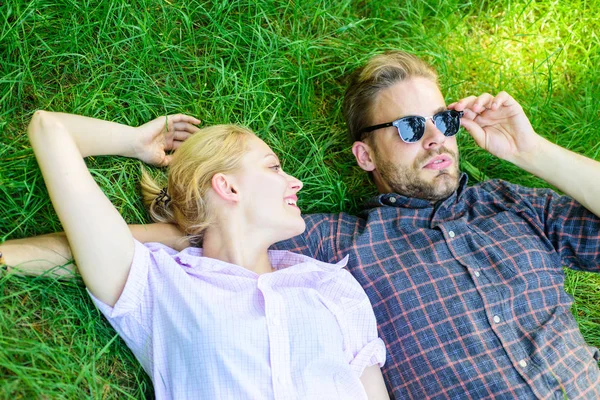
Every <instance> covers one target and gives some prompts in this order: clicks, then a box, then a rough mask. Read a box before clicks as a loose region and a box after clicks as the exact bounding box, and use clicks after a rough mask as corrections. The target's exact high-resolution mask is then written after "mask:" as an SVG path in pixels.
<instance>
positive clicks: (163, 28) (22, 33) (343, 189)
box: [0, 0, 600, 399]
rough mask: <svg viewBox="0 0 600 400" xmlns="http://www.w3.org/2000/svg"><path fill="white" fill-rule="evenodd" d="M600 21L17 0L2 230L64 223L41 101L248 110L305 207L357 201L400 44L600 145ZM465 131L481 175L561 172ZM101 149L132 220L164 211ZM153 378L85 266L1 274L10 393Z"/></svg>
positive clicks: (76, 393)
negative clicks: (488, 145)
mask: <svg viewBox="0 0 600 400" xmlns="http://www.w3.org/2000/svg"><path fill="white" fill-rule="evenodd" d="M599 20H600V0H590V1H561V2H558V1H537V2H533V1H523V0H515V1H511V0H498V1H472V2H468V1H455V0H438V1H424V0H408V1H391V0H377V1H375V0H362V1H349V0H341V1H313V0H302V1H292V2H287V1H268V0H242V1H235V0H230V1H225V0H221V1H217V0H214V1H212V2H211V1H206V2H198V1H194V0H187V1H179V0H162V1H159V0H154V1H150V0H148V1H142V0H128V1H121V0H105V1H90V0H53V1H50V0H4V1H0V104H1V106H0V241H4V240H7V239H11V238H21V237H26V236H31V235H36V234H42V233H48V232H53V231H57V230H62V229H61V227H60V223H59V222H58V219H57V218H56V216H55V214H54V212H53V209H52V206H51V204H50V202H49V200H48V197H47V192H46V189H45V187H44V184H43V181H42V178H41V174H40V172H39V170H38V168H37V164H36V161H35V159H34V156H33V153H32V151H31V149H30V147H29V144H28V141H27V138H26V135H25V127H26V125H27V123H28V120H29V119H30V118H31V115H32V113H33V112H34V111H35V110H37V109H48V110H53V111H64V112H72V113H79V114H84V115H87V116H91V117H98V118H105V119H110V120H115V121H118V122H122V123H129V124H141V123H144V122H146V121H147V120H150V119H152V118H154V117H157V116H159V115H164V114H167V113H176V112H185V113H189V114H191V115H194V116H196V117H198V118H200V119H201V120H202V121H203V124H204V125H210V124H216V123H228V122H234V123H240V124H244V125H247V126H249V127H250V128H252V129H253V130H255V131H256V132H257V133H258V134H259V135H260V136H261V137H262V138H264V139H265V140H266V141H267V143H269V144H270V145H271V146H272V147H273V148H274V149H275V151H276V152H277V153H279V154H280V156H282V159H283V166H284V168H285V169H286V170H287V171H289V172H292V173H294V174H295V175H296V176H298V177H299V178H300V179H302V181H303V182H304V189H303V190H302V193H301V196H300V202H299V205H300V207H301V208H302V210H303V211H304V212H306V213H310V212H337V211H340V210H344V211H350V212H355V211H357V210H358V209H359V207H360V204H361V202H362V201H363V200H364V199H366V198H367V197H369V196H370V195H372V194H373V188H372V186H371V185H370V184H368V179H367V176H366V175H365V174H364V173H363V172H362V171H361V170H359V169H358V167H356V166H355V163H354V160H353V158H352V155H351V153H350V151H349V142H347V140H346V136H345V125H344V123H343V118H342V115H341V112H340V108H341V99H342V95H343V92H344V90H345V84H346V80H345V77H346V76H347V75H348V73H349V72H351V71H352V70H354V69H355V68H356V67H357V66H358V65H360V64H361V63H362V62H364V61H365V60H366V59H367V58H368V57H369V56H371V55H373V54H375V53H378V52H381V51H384V50H387V49H404V50H407V51H411V52H414V53H416V54H418V55H420V56H422V57H424V58H425V59H427V60H428V61H430V62H431V63H432V64H433V65H434V66H435V67H436V68H437V69H438V71H439V73H440V77H441V85H442V88H443V92H444V93H445V95H446V100H447V101H448V102H451V101H454V100H457V99H459V98H461V97H463V96H467V95H471V94H479V93H481V92H491V93H496V92H498V91H500V90H506V91H508V92H509V93H511V94H512V95H513V96H514V97H515V98H517V99H518V100H519V101H520V102H521V104H522V105H523V107H524V108H525V110H526V112H527V114H528V115H529V116H530V118H531V121H532V123H533V125H534V127H535V128H536V130H537V132H538V133H540V134H541V135H543V136H545V137H547V138H549V139H550V140H552V141H554V142H556V143H558V144H560V145H562V146H564V147H567V148H569V149H571V150H573V151H576V152H579V153H581V154H584V155H586V156H588V157H591V158H594V159H596V160H600V154H599V153H600V114H599V110H600V75H599V74H597V66H598V65H599V64H600V46H599V39H598V36H597V33H596V28H594V27H595V26H597V21H599ZM459 146H460V148H461V168H462V169H463V170H464V171H466V172H467V173H469V175H470V182H471V183H473V182H477V181H480V180H482V179H486V178H502V179H507V180H510V181H512V182H514V183H519V184H523V185H528V186H540V187H541V186H546V183H545V182H543V181H541V180H539V179H537V178H535V177H533V176H531V175H530V174H528V173H526V172H524V171H521V170H519V169H518V168H516V167H514V166H512V165H509V164H507V163H506V162H503V161H501V160H498V159H496V158H494V157H493V156H491V155H489V154H487V153H486V152H484V151H483V150H481V149H479V148H477V147H476V145H475V144H474V142H473V140H472V139H471V138H470V137H469V136H468V134H467V133H465V132H462V133H460V134H459ZM87 162H88V165H89V167H90V168H91V169H92V172H93V175H94V177H95V178H96V179H97V181H98V183H99V184H100V185H101V187H102V188H103V190H104V191H105V192H106V194H107V195H108V196H109V197H110V199H111V200H112V201H113V203H114V204H115V205H116V206H117V208H118V209H119V211H120V212H121V213H122V214H123V215H124V217H125V218H126V220H127V221H128V222H130V223H143V222H148V217H147V215H146V213H145V211H144V210H143V207H142V205H141V201H140V198H139V194H138V188H137V181H138V178H139V176H140V163H139V162H137V161H134V160H130V159H123V158H110V157H97V158H94V159H89V160H87ZM589 184H590V185H597V184H598V181H595V182H589ZM90 212H94V211H93V210H90ZM566 275H567V286H566V287H567V291H568V292H569V293H571V294H572V295H573V296H574V298H575V305H574V307H573V309H572V311H573V313H574V315H575V317H576V318H577V321H578V322H579V325H580V329H581V330H582V332H583V334H584V336H585V338H586V340H587V342H588V343H589V344H590V345H593V346H600V276H598V275H593V274H589V273H583V272H572V271H566ZM149 393H151V384H150V381H149V379H148V378H147V377H146V376H145V374H144V373H143V371H142V369H141V367H140V366H139V365H138V364H137V362H136V361H135V358H134V357H133V355H132V354H131V353H130V352H129V351H128V350H127V348H126V347H125V345H124V343H123V342H122V341H121V340H120V339H119V338H118V337H117V336H116V334H115V332H114V331H113V330H112V328H110V326H109V325H108V324H107V323H106V322H105V321H104V320H103V318H102V317H101V315H100V313H99V312H98V311H97V310H96V309H95V307H94V306H93V305H92V303H91V301H90V300H89V298H88V296H87V294H86V292H85V289H84V287H83V285H82V282H81V281H80V280H78V279H71V280H66V281H58V280H56V279H53V278H50V277H37V278H22V277H16V276H5V277H2V278H0V398H15V399H19V398H27V399H30V398H77V399H78V398H144V396H145V395H148V394H149Z"/></svg>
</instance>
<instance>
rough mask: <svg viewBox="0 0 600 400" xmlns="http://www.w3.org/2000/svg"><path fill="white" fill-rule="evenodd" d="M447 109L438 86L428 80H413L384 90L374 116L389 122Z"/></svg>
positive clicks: (378, 98) (379, 96) (377, 102)
mask: <svg viewBox="0 0 600 400" xmlns="http://www.w3.org/2000/svg"><path fill="white" fill-rule="evenodd" d="M445 109H446V103H445V101H444V97H443V96H442V93H441V92H440V89H439V88H438V86H437V84H436V83H435V82H432V81H430V80H429V79H426V78H411V79H408V80H405V81H402V82H398V83H396V84H394V85H392V86H390V87H389V88H387V89H384V90H382V91H381V92H380V93H379V95H378V97H377V99H376V104H375V107H374V109H373V114H374V115H373V116H374V117H375V118H377V117H380V118H384V119H386V121H381V123H384V122H388V121H387V119H390V118H391V119H390V121H391V120H393V119H397V118H400V117H404V116H407V115H422V116H430V115H433V114H435V113H437V112H440V111H443V110H445Z"/></svg>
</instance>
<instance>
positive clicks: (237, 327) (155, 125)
mask: <svg viewBox="0 0 600 400" xmlns="http://www.w3.org/2000/svg"><path fill="white" fill-rule="evenodd" d="M198 123H199V121H198V120H196V119H194V118H192V117H189V116H185V115H174V116H169V117H168V118H167V122H166V124H165V118H158V119H156V120H154V121H151V122H149V123H148V124H145V125H143V126H141V127H139V128H132V127H127V126H124V125H120V124H116V123H112V122H107V121H99V120H95V119H91V118H86V117H82V116H76V115H69V114H61V113H50V112H43V111H38V112H36V113H35V115H34V117H33V119H32V121H31V123H30V125H29V128H28V133H29V138H30V141H31V145H32V147H33V150H34V152H35V155H36V157H37V160H38V163H39V165H40V168H41V170H42V174H43V176H44V180H45V182H46V186H47V187H48V192H49V194H50V198H51V200H52V203H53V205H54V207H55V209H56V212H57V214H58V216H59V218H60V220H61V222H62V225H63V227H64V229H65V233H66V235H67V238H68V240H69V243H70V246H71V249H72V252H73V256H74V258H75V261H76V263H77V266H78V269H79V272H80V274H81V276H82V277H83V280H84V282H85V284H86V287H87V289H88V291H89V293H90V295H91V297H92V299H93V300H94V302H95V303H96V305H97V306H98V308H99V309H100V310H101V311H102V313H103V314H104V315H105V316H106V318H107V319H108V320H109V321H110V323H111V324H112V325H113V327H114V328H115V329H116V330H117V331H118V332H119V334H120V335H121V336H122V337H123V339H124V340H125V342H126V343H127V344H128V346H129V347H130V348H131V350H132V351H133V353H134V354H135V355H136V357H137V358H138V360H139V361H140V363H141V364H142V365H143V367H144V369H145V370H146V372H147V373H148V374H149V375H150V377H151V378H152V381H153V384H154V389H155V394H156V397H157V398H244V399H246V398H249V399H250V398H256V399H264V398H285V399H288V398H301V399H303V398H319V399H325V398H344V399H348V398H366V397H367V396H368V397H369V398H388V396H387V392H386V390H385V385H384V383H383V378H382V376H381V372H380V370H379V367H380V366H381V365H383V363H384V361H385V348H384V345H383V342H382V341H381V340H380V339H379V338H378V337H377V330H376V323H375V318H374V315H373V311H372V309H371V306H370V303H369V301H368V299H367V297H366V295H365V293H364V291H363V290H362V288H361V287H360V285H359V284H358V283H357V282H356V281H355V280H354V279H353V278H352V277H351V276H350V274H349V273H348V272H347V271H345V270H344V269H343V266H344V265H345V260H344V261H342V262H340V263H338V264H336V265H332V264H326V263H322V262H319V261H316V260H313V259H310V258H307V257H305V256H301V255H297V254H293V253H289V252H283V251H268V248H269V246H271V245H272V244H273V243H275V242H278V241H281V240H284V239H288V238H290V237H293V236H295V235H298V234H300V233H301V232H302V231H303V230H304V228H305V225H304V221H303V219H302V218H301V216H300V209H299V208H298V207H297V205H296V201H297V192H298V191H299V190H300V189H301V188H302V183H301V182H300V181H299V180H297V179H296V178H294V177H291V176H289V175H287V174H286V173H285V172H283V170H282V169H281V166H280V164H279V160H278V158H277V156H276V155H275V154H274V153H273V152H272V151H271V149H270V148H269V147H268V146H267V145H266V144H265V143H264V142H263V141H262V140H260V139H259V138H258V137H256V136H255V135H254V134H253V133H252V132H251V131H249V130H247V129H245V128H240V127H237V126H232V125H221V126H214V127H210V128H205V129H203V130H201V131H198V129H197V128H196V127H195V126H194V124H198ZM165 125H166V126H165ZM193 133H195V134H193ZM192 134H193V135H192ZM140 137H143V138H148V140H151V141H158V142H159V143H161V145H160V146H158V147H156V149H157V150H156V151H155V152H154V153H151V154H148V153H147V152H141V151H140V147H139V146H138V145H139V143H140V142H142V141H141V140H140ZM186 139H187V140H186ZM183 140H185V142H184V143H183V144H182V141H183ZM177 148H179V149H178V150H177V151H176V152H175V154H174V155H173V156H167V155H166V153H165V152H164V150H165V149H177ZM101 154H116V155H123V156H129V157H137V158H140V159H142V160H144V161H146V162H149V163H152V164H158V165H167V164H170V167H169V174H168V187H167V188H164V189H161V188H160V187H159V186H158V185H157V184H156V183H155V182H154V181H152V179H151V178H149V176H147V175H145V176H144V178H143V195H144V198H145V202H146V204H148V205H149V206H150V211H151V214H152V216H153V218H154V219H155V220H157V221H164V222H176V223H177V224H178V225H179V226H180V227H182V228H183V229H184V231H185V233H186V234H188V235H190V236H192V237H196V238H201V239H202V242H203V248H202V249H196V248H189V249H186V250H184V251H182V252H180V253H177V252H176V251H174V250H172V249H171V248H169V247H166V246H163V245H159V244H149V245H147V246H146V245H142V244H141V243H140V242H137V241H135V240H134V239H133V236H132V234H131V232H130V230H129V229H128V227H127V225H126V223H125V222H124V221H123V219H122V218H121V216H120V215H119V213H118V212H117V210H116V209H115V208H114V207H113V206H112V204H111V203H110V201H109V200H108V199H107V198H106V197H105V195H104V194H103V193H102V191H101V190H100V189H99V187H98V186H97V185H96V183H95V181H94V180H93V178H92V176H91V175H90V173H89V171H88V170H87V168H86V166H85V163H84V162H83V158H84V157H86V156H90V155H101Z"/></svg>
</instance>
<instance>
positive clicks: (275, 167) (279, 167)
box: [270, 165, 281, 171]
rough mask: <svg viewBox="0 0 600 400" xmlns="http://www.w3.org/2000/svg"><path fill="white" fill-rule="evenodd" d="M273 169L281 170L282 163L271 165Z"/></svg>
mask: <svg viewBox="0 0 600 400" xmlns="http://www.w3.org/2000/svg"><path fill="white" fill-rule="evenodd" d="M270 168H271V169H272V170H274V171H279V170H280V169H281V165H273V166H272V167H270Z"/></svg>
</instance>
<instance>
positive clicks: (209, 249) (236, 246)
mask: <svg viewBox="0 0 600 400" xmlns="http://www.w3.org/2000/svg"><path fill="white" fill-rule="evenodd" d="M256 236H257V235H252V234H250V233H248V232H245V231H244V230H242V229H232V228H229V229H226V228H224V227H222V226H221V227H218V226H213V227H210V228H208V229H207V230H206V232H205V234H204V238H203V240H202V248H203V255H204V256H205V257H210V258H215V259H217V260H221V261H225V262H228V263H230V264H236V265H239V266H241V267H244V268H246V269H248V270H250V271H253V272H255V273H256V274H258V275H261V274H264V273H267V272H273V267H272V265H271V261H270V260H269V255H268V249H269V246H270V245H269V244H265V243H261V242H260V241H257V240H256Z"/></svg>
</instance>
